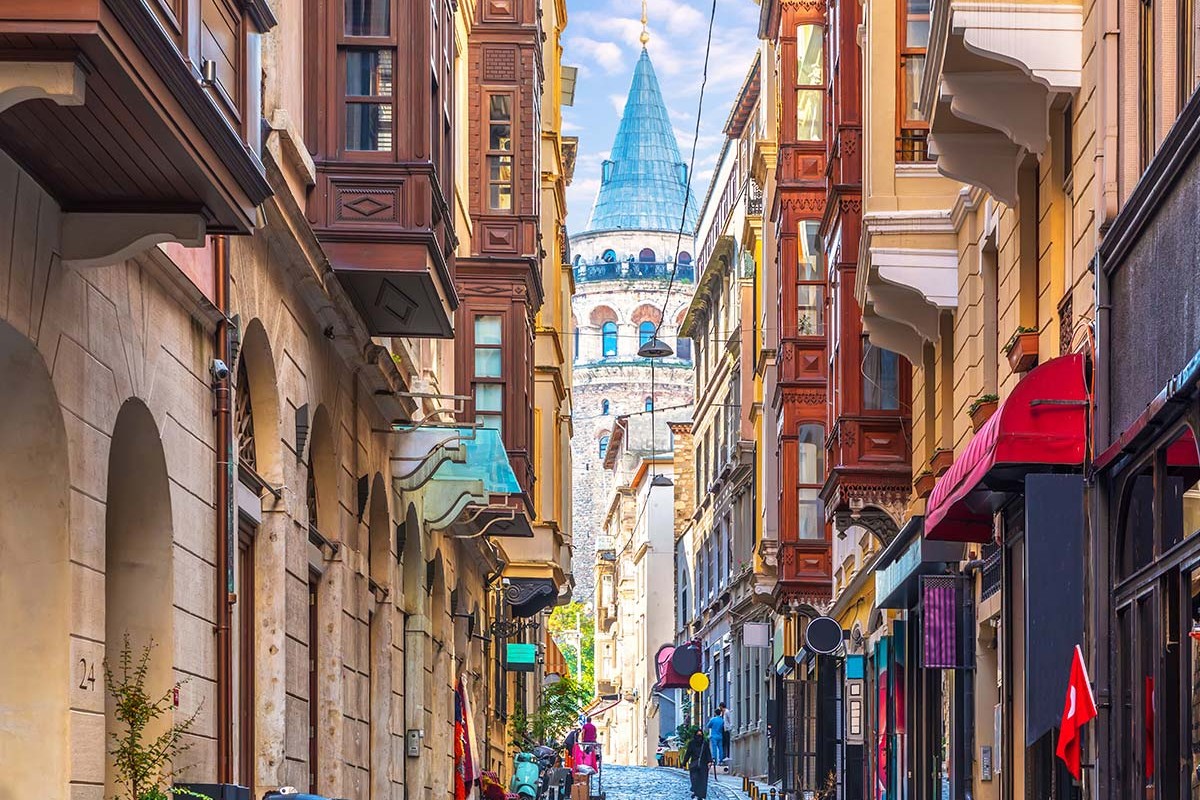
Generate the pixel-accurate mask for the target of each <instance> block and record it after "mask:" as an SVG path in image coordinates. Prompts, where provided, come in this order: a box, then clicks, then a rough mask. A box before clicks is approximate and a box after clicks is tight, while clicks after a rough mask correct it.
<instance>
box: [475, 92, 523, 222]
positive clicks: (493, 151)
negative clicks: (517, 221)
mask: <svg viewBox="0 0 1200 800" xmlns="http://www.w3.org/2000/svg"><path fill="white" fill-rule="evenodd" d="M496 97H506V98H508V119H507V120H504V119H500V118H497V119H493V118H492V99H493V98H496ZM482 98H483V100H482V105H483V108H482V109H481V111H482V113H481V114H480V117H481V119H482V120H483V122H482V125H481V127H482V128H483V129H482V130H481V131H480V136H481V137H482V138H483V145H484V147H483V180H482V182H481V184H480V185H481V186H483V187H484V192H483V206H484V210H485V212H486V213H488V214H505V215H511V214H515V213H517V181H516V177H517V150H518V149H519V146H520V145H519V142H518V141H517V129H518V126H517V94H516V92H515V91H513V90H512V89H485V90H484V91H483V93H482ZM495 124H499V125H505V124H507V125H508V129H509V130H508V149H507V150H504V149H502V148H493V147H492V146H491V145H492V141H491V139H492V125H495ZM503 158H508V168H509V178H508V180H507V181H504V180H493V179H492V171H491V166H492V159H503ZM505 185H507V186H508V192H509V194H508V197H509V205H508V208H497V207H495V206H493V205H492V187H493V186H501V187H502V186H505Z"/></svg>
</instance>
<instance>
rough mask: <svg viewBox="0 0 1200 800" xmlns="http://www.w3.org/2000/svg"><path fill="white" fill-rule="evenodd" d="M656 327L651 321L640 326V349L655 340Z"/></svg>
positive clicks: (646, 321)
mask: <svg viewBox="0 0 1200 800" xmlns="http://www.w3.org/2000/svg"><path fill="white" fill-rule="evenodd" d="M654 327H655V326H654V323H653V322H651V321H650V320H645V321H644V322H642V323H641V324H640V325H638V347H641V346H642V345H644V344H646V342H648V341H650V340H651V339H653V338H654Z"/></svg>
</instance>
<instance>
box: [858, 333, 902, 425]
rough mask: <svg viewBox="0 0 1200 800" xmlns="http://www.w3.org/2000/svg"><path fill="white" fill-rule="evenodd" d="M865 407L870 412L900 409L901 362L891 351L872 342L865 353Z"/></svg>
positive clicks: (868, 344) (866, 347)
mask: <svg viewBox="0 0 1200 800" xmlns="http://www.w3.org/2000/svg"><path fill="white" fill-rule="evenodd" d="M862 375H863V406H864V408H866V409H867V410H869V411H895V410H896V409H898V408H899V407H900V362H899V358H898V357H897V356H896V354H895V353H893V352H892V351H891V350H885V349H883V348H881V347H875V346H874V345H872V344H871V343H870V342H868V343H867V344H866V346H865V351H864V353H863V369H862Z"/></svg>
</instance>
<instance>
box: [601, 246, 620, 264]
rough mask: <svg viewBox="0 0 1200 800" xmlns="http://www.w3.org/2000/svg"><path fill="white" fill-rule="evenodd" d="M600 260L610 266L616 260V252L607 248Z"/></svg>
mask: <svg viewBox="0 0 1200 800" xmlns="http://www.w3.org/2000/svg"><path fill="white" fill-rule="evenodd" d="M600 260H601V261H603V262H605V263H606V264H612V263H614V262H615V261H616V260H617V251H616V250H613V249H612V248H609V249H608V250H605V251H604V255H602V256H600Z"/></svg>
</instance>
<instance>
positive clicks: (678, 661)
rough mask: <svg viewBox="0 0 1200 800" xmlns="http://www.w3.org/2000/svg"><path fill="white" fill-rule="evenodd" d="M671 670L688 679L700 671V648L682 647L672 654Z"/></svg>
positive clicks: (694, 646)
mask: <svg viewBox="0 0 1200 800" xmlns="http://www.w3.org/2000/svg"><path fill="white" fill-rule="evenodd" d="M671 669H673V670H675V672H676V673H677V674H678V675H681V676H682V677H684V678H686V677H688V676H690V675H694V674H695V673H697V672H699V671H700V648H698V647H696V645H694V644H685V645H680V646H679V647H676V648H675V652H674V653H672V654H671Z"/></svg>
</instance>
